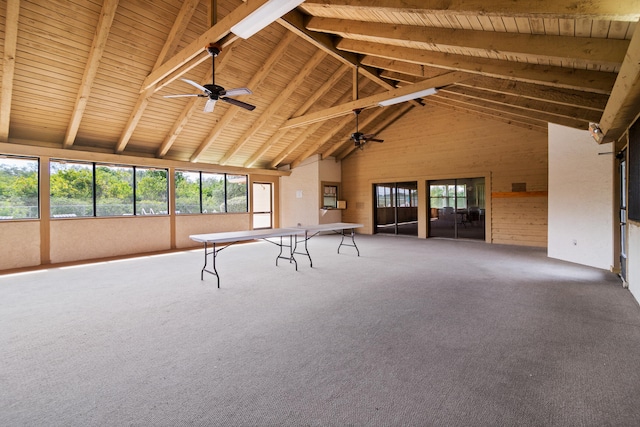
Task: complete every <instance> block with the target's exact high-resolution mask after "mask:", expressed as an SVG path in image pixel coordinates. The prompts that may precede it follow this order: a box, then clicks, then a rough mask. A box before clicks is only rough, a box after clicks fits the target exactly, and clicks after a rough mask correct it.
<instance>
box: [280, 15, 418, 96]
mask: <svg viewBox="0 0 640 427" xmlns="http://www.w3.org/2000/svg"><path fill="white" fill-rule="evenodd" d="M305 19H306V18H305V16H304V15H303V14H302V13H300V12H298V11H297V10H292V11H291V12H289V13H287V14H286V15H284V16H283V17H281V18H280V19H278V21H277V22H278V23H279V24H280V25H282V26H283V27H284V28H286V29H288V30H289V31H291V32H293V33H295V34H296V35H298V37H300V38H301V39H303V40H306V41H307V42H308V43H311V44H312V45H314V46H315V47H317V48H318V49H321V50H324V51H325V52H326V53H328V54H329V55H331V56H332V57H334V58H335V59H337V60H338V61H340V62H342V63H344V64H347V65H349V66H351V67H357V68H358V69H359V71H360V74H362V75H363V76H365V77H366V78H368V79H369V80H371V81H372V82H374V83H376V84H378V85H379V86H380V87H382V88H383V89H387V90H389V89H393V87H394V85H393V83H392V82H388V81H386V80H385V79H383V78H381V77H380V75H379V74H378V72H377V70H376V69H375V68H372V67H367V66H362V65H360V59H359V58H358V55H354V54H352V53H349V52H345V51H340V50H338V49H336V47H335V40H334V37H331V36H328V35H327V34H323V33H317V32H313V31H309V30H307V29H306V28H305V25H304V20H305ZM409 102H411V103H413V104H414V105H416V106H418V105H419V103H417V102H416V101H409Z"/></svg>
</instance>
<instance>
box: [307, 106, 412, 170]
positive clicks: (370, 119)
mask: <svg viewBox="0 0 640 427" xmlns="http://www.w3.org/2000/svg"><path fill="white" fill-rule="evenodd" d="M409 108H412V107H409ZM384 112H385V110H384V109H383V108H379V109H377V110H375V111H372V112H371V113H370V114H369V115H368V116H367V117H365V118H364V119H362V118H361V119H360V120H359V123H358V130H359V131H360V132H362V130H363V129H364V128H366V127H367V126H369V125H370V124H371V123H373V121H374V120H376V119H377V118H378V117H379V116H380V115H381V114H382V113H384ZM354 121H355V120H354ZM352 126H353V123H352ZM369 133H374V132H369ZM329 139H331V138H329ZM329 139H327V141H328V140H329ZM346 144H349V145H353V146H355V144H354V143H353V140H352V139H351V138H349V139H346V140H342V141H338V142H336V143H335V144H333V145H332V146H331V147H329V149H327V150H326V151H325V152H323V153H322V155H321V158H322V159H326V158H327V157H330V156H332V155H333V153H335V152H336V151H338V150H339V149H340V147H343V146H345V145H346ZM319 147H322V145H319V146H318V148H319Z"/></svg>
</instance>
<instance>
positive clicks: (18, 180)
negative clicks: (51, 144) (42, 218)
mask: <svg viewBox="0 0 640 427" xmlns="http://www.w3.org/2000/svg"><path fill="white" fill-rule="evenodd" d="M38 217H39V204H38V160H37V159H31V158H20V157H0V220H1V219H25V218H38Z"/></svg>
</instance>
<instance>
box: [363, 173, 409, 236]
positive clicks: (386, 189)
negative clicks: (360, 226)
mask: <svg viewBox="0 0 640 427" xmlns="http://www.w3.org/2000/svg"><path fill="white" fill-rule="evenodd" d="M373 193H374V198H375V225H376V228H375V232H376V233H387V234H403V235H409V236H417V235H418V183H417V182H392V183H386V184H376V185H374V189H373Z"/></svg>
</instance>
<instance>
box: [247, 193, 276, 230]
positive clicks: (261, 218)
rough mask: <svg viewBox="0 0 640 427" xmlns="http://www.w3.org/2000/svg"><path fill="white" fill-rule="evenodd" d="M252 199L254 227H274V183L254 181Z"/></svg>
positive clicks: (256, 228)
mask: <svg viewBox="0 0 640 427" xmlns="http://www.w3.org/2000/svg"><path fill="white" fill-rule="evenodd" d="M252 201H253V210H252V212H251V213H252V218H253V229H254V230H258V229H261V228H273V184H272V183H270V182H254V183H253V187H252Z"/></svg>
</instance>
